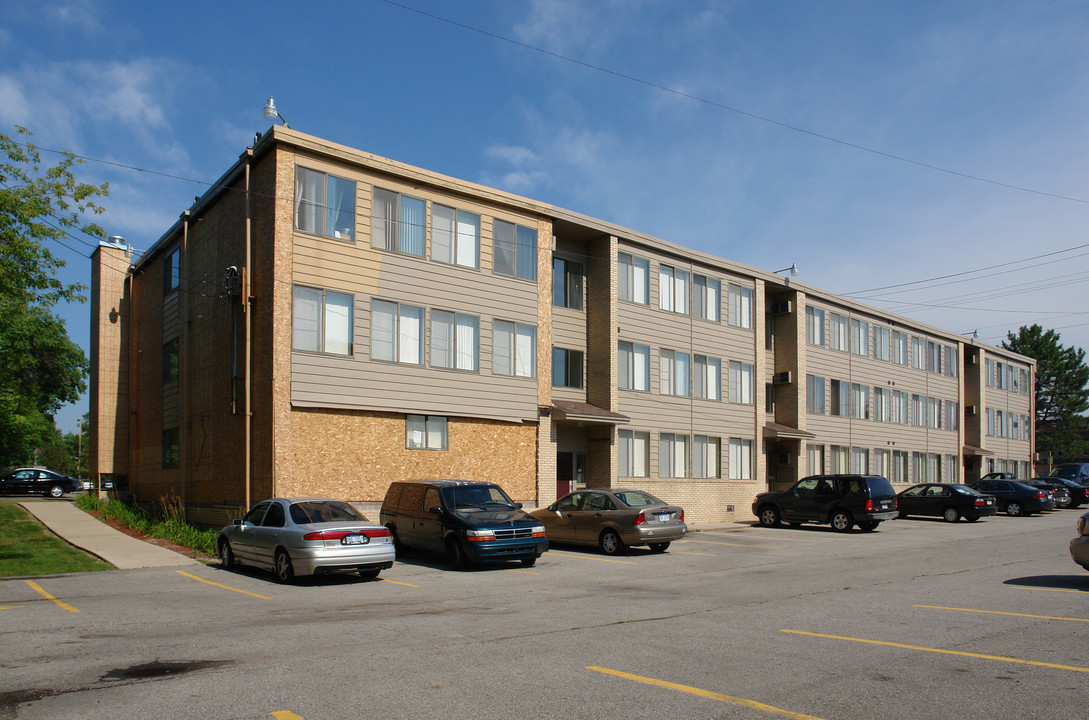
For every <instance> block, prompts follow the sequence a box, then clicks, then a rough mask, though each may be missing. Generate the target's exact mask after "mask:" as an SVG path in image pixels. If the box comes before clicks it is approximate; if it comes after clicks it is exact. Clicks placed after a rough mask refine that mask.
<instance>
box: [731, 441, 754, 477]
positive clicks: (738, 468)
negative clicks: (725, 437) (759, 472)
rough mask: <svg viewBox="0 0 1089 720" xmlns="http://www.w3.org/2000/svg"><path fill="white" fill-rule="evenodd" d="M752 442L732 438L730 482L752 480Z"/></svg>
mask: <svg viewBox="0 0 1089 720" xmlns="http://www.w3.org/2000/svg"><path fill="white" fill-rule="evenodd" d="M752 447H753V444H752V440H750V439H748V438H730V459H729V475H730V480H752V465H753V455H752Z"/></svg>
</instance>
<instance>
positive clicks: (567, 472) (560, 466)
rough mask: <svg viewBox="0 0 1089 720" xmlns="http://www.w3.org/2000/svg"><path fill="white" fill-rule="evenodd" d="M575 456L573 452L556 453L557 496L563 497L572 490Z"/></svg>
mask: <svg viewBox="0 0 1089 720" xmlns="http://www.w3.org/2000/svg"><path fill="white" fill-rule="evenodd" d="M574 467H575V458H574V454H573V453H569V452H561V453H556V497H557V498H561V497H563V496H564V495H566V494H567V493H569V492H571V480H572V478H573V477H574Z"/></svg>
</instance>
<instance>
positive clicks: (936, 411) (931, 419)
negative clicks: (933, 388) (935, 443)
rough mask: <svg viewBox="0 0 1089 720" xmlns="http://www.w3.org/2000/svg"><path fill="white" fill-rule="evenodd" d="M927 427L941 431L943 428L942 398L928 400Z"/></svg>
mask: <svg viewBox="0 0 1089 720" xmlns="http://www.w3.org/2000/svg"><path fill="white" fill-rule="evenodd" d="M926 426H927V427H930V428H934V429H935V430H941V428H942V401H941V399H940V398H927V399H926Z"/></svg>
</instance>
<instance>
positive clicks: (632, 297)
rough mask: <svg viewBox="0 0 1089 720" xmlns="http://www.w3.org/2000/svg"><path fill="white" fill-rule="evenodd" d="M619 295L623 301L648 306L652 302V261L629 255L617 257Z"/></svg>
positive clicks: (624, 254)
mask: <svg viewBox="0 0 1089 720" xmlns="http://www.w3.org/2000/svg"><path fill="white" fill-rule="evenodd" d="M617 262H618V265H619V266H620V267H619V278H617V280H618V283H619V285H618V288H619V292H618V295H619V296H620V299H621V300H627V301H628V302H634V303H639V304H641V305H646V304H648V303H649V302H650V261H648V260H644V259H643V258H638V257H635V256H633V255H629V254H627V253H620V254H619V255H618V256H617Z"/></svg>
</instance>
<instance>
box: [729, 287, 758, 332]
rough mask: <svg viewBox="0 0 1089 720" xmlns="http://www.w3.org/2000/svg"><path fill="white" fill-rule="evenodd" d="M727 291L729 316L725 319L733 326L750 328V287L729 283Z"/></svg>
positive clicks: (751, 308)
mask: <svg viewBox="0 0 1089 720" xmlns="http://www.w3.org/2000/svg"><path fill="white" fill-rule="evenodd" d="M728 292H729V318H728V320H727V321H728V322H729V324H730V325H733V326H734V327H739V328H745V329H752V318H753V305H752V288H748V287H742V286H741V285H735V284H734V283H730V284H729V287H728Z"/></svg>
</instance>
